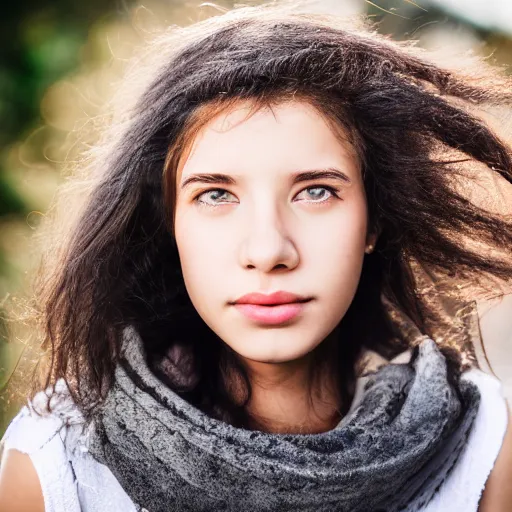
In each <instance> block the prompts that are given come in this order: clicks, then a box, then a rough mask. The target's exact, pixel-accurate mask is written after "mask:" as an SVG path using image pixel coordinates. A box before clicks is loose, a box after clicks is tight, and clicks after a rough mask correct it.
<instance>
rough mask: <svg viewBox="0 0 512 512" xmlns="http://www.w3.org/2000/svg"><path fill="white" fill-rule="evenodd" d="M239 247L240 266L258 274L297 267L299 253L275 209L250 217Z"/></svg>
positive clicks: (267, 209)
mask: <svg viewBox="0 0 512 512" xmlns="http://www.w3.org/2000/svg"><path fill="white" fill-rule="evenodd" d="M244 224H245V226H246V227H245V236H244V237H243V239H242V243H241V246H240V253H239V259H240V264H241V265H242V266H243V267H244V268H246V269H256V270H259V271H260V272H261V273H268V272H272V271H274V270H292V269H294V268H295V267H296V266H297V265H298V264H299V252H298V251H297V248H296V246H295V244H294V243H293V241H292V239H291V238H290V235H289V233H288V230H287V229H286V226H285V225H284V222H283V218H282V216H280V215H279V212H278V209H277V208H276V207H267V208H265V211H261V210H260V211H259V212H254V214H250V218H249V219H247V222H246V223H244Z"/></svg>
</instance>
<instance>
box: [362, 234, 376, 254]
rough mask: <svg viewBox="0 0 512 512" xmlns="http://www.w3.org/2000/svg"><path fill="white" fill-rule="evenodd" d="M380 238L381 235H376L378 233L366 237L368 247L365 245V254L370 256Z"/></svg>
mask: <svg viewBox="0 0 512 512" xmlns="http://www.w3.org/2000/svg"><path fill="white" fill-rule="evenodd" d="M378 238H379V233H376V232H372V233H368V234H367V235H366V245H365V250H364V252H365V253H366V254H370V253H372V252H373V251H374V249H375V245H376V244H377V240H378Z"/></svg>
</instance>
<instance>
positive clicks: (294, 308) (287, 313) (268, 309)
mask: <svg viewBox="0 0 512 512" xmlns="http://www.w3.org/2000/svg"><path fill="white" fill-rule="evenodd" d="M311 300H313V299H312V298H311V297H303V296H300V295H295V294H291V293H288V292H276V293H273V294H270V295H263V294H248V295H244V296H243V297H241V298H240V299H238V300H237V301H236V302H234V303H232V305H233V306H234V307H235V308H236V309H237V310H238V311H239V312H240V313H241V314H243V315H244V316H246V317H247V318H249V319H250V320H252V321H254V322H257V323H260V324H265V325H279V324H283V323H286V322H290V321H291V320H293V319H295V318H297V317H299V316H300V314H301V313H303V311H304V309H305V308H306V307H307V304H308V303H309V302H311Z"/></svg>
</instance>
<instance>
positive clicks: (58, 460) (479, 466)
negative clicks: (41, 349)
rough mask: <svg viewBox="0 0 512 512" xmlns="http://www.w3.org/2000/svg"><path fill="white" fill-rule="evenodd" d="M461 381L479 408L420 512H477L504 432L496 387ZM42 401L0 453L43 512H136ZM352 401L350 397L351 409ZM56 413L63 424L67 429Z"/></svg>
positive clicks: (487, 380) (76, 420)
mask: <svg viewBox="0 0 512 512" xmlns="http://www.w3.org/2000/svg"><path fill="white" fill-rule="evenodd" d="M462 378H464V379H468V380H471V381H473V382H474V383H475V384H476V385H477V386H478V388H479V389H480V393H481V404H480V407H479V410H478V413H477V417H476V420H475V423H474V426H473V429H472V431H471V434H470V436H469V438H468V443H467V445H466V447H465V448H464V451H463V453H462V455H461V457H460V458H459V461H458V463H457V465H456V466H455V467H454V469H453V470H452V472H451V473H450V475H449V476H448V478H447V479H446V480H445V482H444V483H443V485H442V486H441V488H440V489H439V491H438V492H437V494H436V496H435V497H434V499H433V500H432V501H431V502H430V503H429V504H428V505H427V506H426V507H425V508H424V509H423V510H424V511H425V512H446V510H450V512H476V511H477V509H478V503H479V501H480V497H481V494H482V492H483V489H484V487H485V483H486V481H487V478H488V477H489V474H490V472H491V469H492V468H493V466H494V463H495V461H496V458H497V456H498V453H499V451H500V448H501V445H502V443H503V439H504V436H505V432H506V429H507V423H508V412H507V406H506V402H505V399H504V396H503V392H502V387H501V384H500V382H499V381H498V380H497V379H495V378H494V377H491V376H490V375H488V374H485V373H483V372H482V371H480V370H476V369H473V370H470V371H469V372H467V373H465V374H464V375H463V377H462ZM44 398H45V397H44V395H43V393H42V392H41V393H39V394H38V395H36V397H35V398H34V400H33V402H32V403H31V404H29V405H28V406H26V407H24V408H23V409H22V410H21V411H20V412H19V413H18V415H17V416H16V417H15V418H14V419H13V421H12V422H11V424H10V425H9V427H8V429H7V431H6V433H5V435H4V437H3V439H2V442H1V445H0V448H2V449H4V450H9V449H16V450H19V451H20V452H23V453H26V454H28V455H29V456H30V458H31V460H32V463H33V465H34V467H35V470H36V472H37V474H38V476H39V480H40V482H41V488H42V491H43V497H44V503H45V511H46V512H104V511H106V510H108V511H109V512H136V510H137V508H136V507H135V504H134V503H133V502H132V500H131V499H130V498H129V496H128V495H127V494H126V493H125V492H124V490H123V489H122V487H121V485H120V484H119V482H118V481H117V480H116V478H115V477H114V475H113V474H112V473H111V471H110V470H109V469H108V468H107V467H106V466H104V465H103V464H100V463H99V462H97V461H96V460H95V459H93V457H92V456H91V455H90V454H89V453H88V452H87V448H86V439H87V433H83V432H82V430H83V429H82V428H81V419H80V415H79V413H78V411H77V410H76V409H74V407H73V405H72V404H70V402H68V403H67V404H64V405H58V406H57V407H56V408H55V411H54V412H53V413H52V414H46V415H45V416H42V417H41V416H38V415H37V414H36V413H35V412H34V408H37V406H38V400H44ZM357 399H358V398H357V396H356V398H355V399H354V403H353V404H352V407H354V406H355V405H356V404H357ZM52 403H53V402H52ZM58 412H61V413H64V414H65V416H66V417H67V418H69V420H68V422H67V423H68V424H67V425H64V423H63V421H62V420H61V419H60V418H59V416H58ZM142 512H144V509H142ZM145 512H148V511H145Z"/></svg>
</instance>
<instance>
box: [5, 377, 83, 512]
mask: <svg viewBox="0 0 512 512" xmlns="http://www.w3.org/2000/svg"><path fill="white" fill-rule="evenodd" d="M48 400H50V405H51V407H52V409H51V412H50V411H48V410H46V409H45V406H46V404H47V403H48ZM79 418H80V415H79V413H78V410H77V408H76V407H74V406H73V405H72V403H71V402H70V401H69V397H68V396H67V395H66V394H65V392H64V391H63V389H62V386H61V385H60V386H59V387H58V388H57V393H56V394H53V395H51V394H47V393H46V392H40V393H38V394H37V395H36V396H35V397H34V398H33V400H32V401H30V402H29V403H28V404H27V405H26V406H25V407H23V408H22V409H21V411H20V412H19V413H18V414H17V415H16V417H15V418H14V419H13V420H12V421H11V423H10V424H9V426H8V428H7V430H6V432H5V434H4V436H3V438H2V440H1V443H0V452H1V462H0V510H12V511H13V512H14V511H19V512H22V511H32V512H37V511H46V512H57V511H59V512H60V510H69V511H70V512H72V511H74V510H78V509H76V507H75V506H74V503H73V501H76V500H74V497H73V492H69V491H70V489H73V487H74V480H73V470H72V468H71V465H70V461H69V446H67V444H66V438H67V437H69V432H68V431H69V427H70V425H73V424H75V425H76V424H77V423H79ZM68 444H69V443H68ZM61 503H62V506H64V505H66V506H69V507H70V508H67V509H66V508H62V506H61V505H60V504H61Z"/></svg>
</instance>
